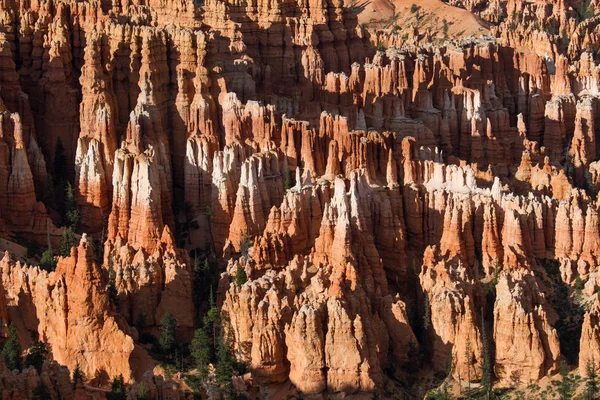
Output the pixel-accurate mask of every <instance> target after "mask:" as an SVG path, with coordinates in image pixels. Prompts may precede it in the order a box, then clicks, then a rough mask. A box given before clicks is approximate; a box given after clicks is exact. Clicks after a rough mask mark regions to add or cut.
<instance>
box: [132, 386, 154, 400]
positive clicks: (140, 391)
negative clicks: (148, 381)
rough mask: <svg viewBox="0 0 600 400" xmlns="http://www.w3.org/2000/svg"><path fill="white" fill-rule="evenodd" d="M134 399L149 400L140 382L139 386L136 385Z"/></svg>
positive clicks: (146, 390)
mask: <svg viewBox="0 0 600 400" xmlns="http://www.w3.org/2000/svg"><path fill="white" fill-rule="evenodd" d="M135 397H136V398H137V400H148V399H149V398H150V395H149V394H148V389H147V388H146V385H145V384H144V382H140V384H139V385H138V388H137V393H136V395H135Z"/></svg>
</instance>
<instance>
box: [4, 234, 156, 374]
mask: <svg viewBox="0 0 600 400" xmlns="http://www.w3.org/2000/svg"><path fill="white" fill-rule="evenodd" d="M1 268H2V284H3V287H4V290H5V292H6V303H7V307H8V314H9V319H10V320H11V321H12V322H14V323H15V325H16V327H17V329H19V330H21V332H22V333H25V332H26V331H32V332H36V333H37V335H38V337H39V339H40V340H43V341H46V342H47V343H48V345H49V348H50V352H51V354H52V358H53V359H54V360H56V361H57V362H59V363H60V364H61V365H65V366H67V367H68V368H69V370H71V371H73V370H74V369H75V366H76V365H79V367H80V368H81V370H82V372H83V373H84V374H85V376H88V377H97V378H98V379H99V380H104V381H105V382H106V381H107V380H108V378H109V377H112V376H116V375H119V374H123V377H124V379H126V380H128V381H131V380H133V379H134V378H136V377H137V379H139V378H141V376H142V374H143V373H144V372H145V371H146V369H147V368H149V367H151V366H152V364H153V362H152V359H151V358H150V357H149V356H148V354H147V353H146V351H145V350H143V349H142V348H141V347H140V346H139V345H137V344H135V342H134V340H135V339H137V336H138V335H137V332H136V331H135V329H132V328H130V327H129V326H128V325H127V323H126V322H125V320H124V319H123V317H122V316H121V315H119V314H116V313H115V311H114V307H113V306H112V305H111V303H110V299H109V297H108V295H107V292H106V285H105V283H104V282H103V274H102V269H101V267H100V266H99V265H97V264H96V262H95V261H94V260H93V254H92V248H91V244H90V242H89V240H88V238H87V236H85V235H84V237H83V238H82V239H81V242H80V243H79V246H78V247H74V248H72V250H71V255H70V256H69V257H67V258H61V259H60V260H59V262H58V265H57V267H56V271H54V272H51V273H47V272H46V271H42V270H40V269H39V268H36V267H29V266H25V265H22V264H21V263H20V262H16V263H15V262H13V261H12V260H11V259H10V255H9V254H8V253H6V254H5V255H4V258H3V259H2V261H1ZM20 338H21V341H22V343H23V344H24V345H25V346H23V347H28V345H29V344H30V343H29V342H30V341H31V338H30V337H27V335H21V336H20Z"/></svg>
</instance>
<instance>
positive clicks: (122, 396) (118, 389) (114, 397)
mask: <svg viewBox="0 0 600 400" xmlns="http://www.w3.org/2000/svg"><path fill="white" fill-rule="evenodd" d="M126 399H127V390H126V388H125V380H124V379H123V375H119V376H116V377H114V378H113V380H112V383H111V390H110V392H109V393H107V394H106V400H126Z"/></svg>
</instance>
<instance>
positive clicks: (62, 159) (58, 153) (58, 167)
mask: <svg viewBox="0 0 600 400" xmlns="http://www.w3.org/2000/svg"><path fill="white" fill-rule="evenodd" d="M54 175H55V176H56V177H57V179H58V180H59V181H60V180H63V179H65V177H66V176H67V157H66V156H65V146H63V143H62V140H61V138H60V137H59V138H58V139H57V140H56V146H55V147H54Z"/></svg>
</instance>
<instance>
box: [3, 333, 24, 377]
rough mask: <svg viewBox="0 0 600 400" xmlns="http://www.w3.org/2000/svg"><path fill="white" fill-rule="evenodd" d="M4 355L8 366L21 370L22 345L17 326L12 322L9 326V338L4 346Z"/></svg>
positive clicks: (10, 368) (11, 369) (11, 368)
mask: <svg viewBox="0 0 600 400" xmlns="http://www.w3.org/2000/svg"><path fill="white" fill-rule="evenodd" d="M2 357H3V358H4V363H5V364H6V367H7V368H8V369H9V370H10V371H13V370H15V369H18V370H19V371H20V370H21V346H20V345H19V338H18V337H17V328H16V327H15V324H14V323H11V324H10V326H9V327H8V340H7V341H6V343H5V344H4V347H3V348H2Z"/></svg>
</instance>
